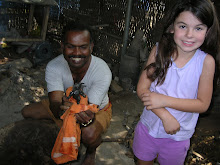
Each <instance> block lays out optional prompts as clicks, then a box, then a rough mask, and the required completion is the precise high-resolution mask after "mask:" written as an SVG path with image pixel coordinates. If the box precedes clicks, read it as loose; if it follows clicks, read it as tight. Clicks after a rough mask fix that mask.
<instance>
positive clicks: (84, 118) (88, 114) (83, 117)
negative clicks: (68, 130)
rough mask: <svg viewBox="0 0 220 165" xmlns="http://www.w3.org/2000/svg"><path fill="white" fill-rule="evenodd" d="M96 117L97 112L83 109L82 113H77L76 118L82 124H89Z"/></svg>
mask: <svg viewBox="0 0 220 165" xmlns="http://www.w3.org/2000/svg"><path fill="white" fill-rule="evenodd" d="M94 117H95V114H94V113H93V112H92V111H90V110H87V111H83V112H80V113H77V114H76V120H77V122H78V123H80V124H82V123H83V124H87V123H89V122H90V121H91V120H93V119H94Z"/></svg>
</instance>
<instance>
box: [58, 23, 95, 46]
mask: <svg viewBox="0 0 220 165" xmlns="http://www.w3.org/2000/svg"><path fill="white" fill-rule="evenodd" d="M84 30H86V31H88V32H89V33H90V42H91V43H92V42H93V39H92V38H93V37H92V30H91V28H90V26H89V25H86V24H84V23H81V22H75V21H70V22H67V24H66V25H65V26H64V27H63V33H62V38H61V40H62V41H63V42H64V41H65V37H66V33H67V32H68V31H84Z"/></svg>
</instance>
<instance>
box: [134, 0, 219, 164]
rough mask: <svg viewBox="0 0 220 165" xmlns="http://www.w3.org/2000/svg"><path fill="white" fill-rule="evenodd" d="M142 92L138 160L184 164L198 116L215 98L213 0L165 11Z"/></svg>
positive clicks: (182, 1) (182, 2) (183, 0)
mask: <svg viewBox="0 0 220 165" xmlns="http://www.w3.org/2000/svg"><path fill="white" fill-rule="evenodd" d="M165 19H166V21H165V26H164V32H163V35H162V38H161V40H160V42H159V43H157V44H156V46H155V47H154V48H153V49H152V51H151V54H150V56H149V59H148V62H147V64H146V68H145V69H144V70H143V72H142V74H141V76H140V79H139V82H138V85H137V94H138V96H139V98H140V99H141V101H142V102H143V104H144V106H145V108H144V110H143V113H142V115H141V119H140V121H139V123H138V124H137V126H136V129H135V136H134V141H133V151H134V154H135V156H136V157H137V158H138V161H137V164H139V165H147V164H153V162H154V159H155V158H156V157H157V160H158V161H159V163H160V165H183V164H184V160H185V157H186V155H187V150H188V149H189V146H190V138H191V137H192V135H193V133H194V130H195V126H196V123H197V120H198V116H199V113H203V112H205V111H206V110H207V109H208V107H209V105H210V101H211V97H212V91H213V77H214V72H215V61H214V58H213V56H215V55H217V54H218V52H219V51H218V47H219V24H218V19H217V16H216V12H215V9H214V7H213V5H212V2H211V1H210V0H179V1H177V2H176V5H174V7H173V8H172V9H171V10H170V11H169V13H168V15H167V16H166V17H165Z"/></svg>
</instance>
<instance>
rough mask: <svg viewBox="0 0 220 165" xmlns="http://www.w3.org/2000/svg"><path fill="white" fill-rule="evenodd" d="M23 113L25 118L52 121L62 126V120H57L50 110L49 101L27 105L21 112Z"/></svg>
mask: <svg viewBox="0 0 220 165" xmlns="http://www.w3.org/2000/svg"><path fill="white" fill-rule="evenodd" d="M21 113H22V116H23V117H24V118H32V119H51V120H53V121H54V122H55V123H56V124H57V125H58V126H59V127H61V126H62V120H60V119H56V118H55V117H54V115H53V113H52V112H51V110H50V108H49V99H44V100H42V101H41V102H39V103H32V104H30V105H27V106H25V107H24V108H23V109H22V110H21Z"/></svg>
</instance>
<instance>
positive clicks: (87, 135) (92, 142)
mask: <svg viewBox="0 0 220 165" xmlns="http://www.w3.org/2000/svg"><path fill="white" fill-rule="evenodd" d="M111 117H112V109H111V105H110V106H109V107H108V108H107V109H104V110H101V111H99V112H98V113H97V114H96V115H95V120H94V121H93V123H92V124H91V125H89V126H87V127H82V128H81V131H82V142H83V144H84V145H85V146H86V147H87V150H86V157H85V159H84V162H83V164H82V165H94V164H95V153H96V148H97V147H98V146H99V145H100V144H101V142H102V138H101V136H102V134H103V133H104V132H106V131H107V128H108V127H109V125H110V120H111Z"/></svg>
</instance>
